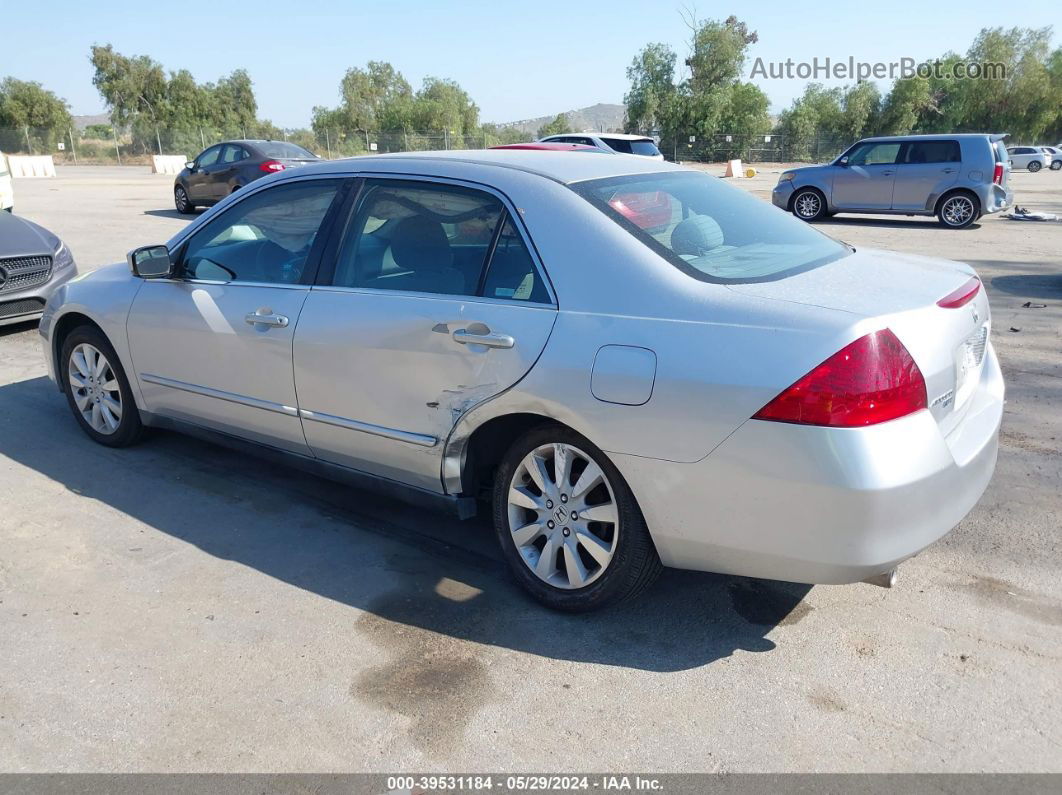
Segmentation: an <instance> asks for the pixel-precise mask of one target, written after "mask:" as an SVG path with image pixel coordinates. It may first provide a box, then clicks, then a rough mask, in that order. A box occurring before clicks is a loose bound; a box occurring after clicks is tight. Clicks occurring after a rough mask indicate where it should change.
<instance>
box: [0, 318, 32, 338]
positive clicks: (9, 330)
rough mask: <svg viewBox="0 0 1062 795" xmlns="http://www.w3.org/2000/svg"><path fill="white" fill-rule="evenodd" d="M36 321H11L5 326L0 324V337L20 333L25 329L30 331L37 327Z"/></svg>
mask: <svg viewBox="0 0 1062 795" xmlns="http://www.w3.org/2000/svg"><path fill="white" fill-rule="evenodd" d="M37 323H38V321H36V320H27V321H25V322H23V323H11V324H10V325H7V326H0V339H3V338H4V337H13V336H15V335H16V334H22V333H24V332H26V331H32V330H33V329H35V328H37Z"/></svg>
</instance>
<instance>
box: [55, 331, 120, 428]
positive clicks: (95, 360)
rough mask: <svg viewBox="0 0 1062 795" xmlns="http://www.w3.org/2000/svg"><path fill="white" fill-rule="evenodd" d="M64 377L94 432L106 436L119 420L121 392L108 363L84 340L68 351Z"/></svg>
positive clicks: (105, 358)
mask: <svg viewBox="0 0 1062 795" xmlns="http://www.w3.org/2000/svg"><path fill="white" fill-rule="evenodd" d="M67 380H68V381H69V383H70V393H71V395H72V396H73V398H74V404H75V405H76V406H77V410H78V411H79V412H81V417H82V418H83V419H84V420H85V422H86V423H88V425H89V427H90V428H92V430H94V431H96V433H100V434H103V435H104V436H109V435H110V434H112V433H114V432H115V431H117V430H118V426H119V425H120V424H121V422H122V392H121V389H120V388H119V386H118V378H117V376H116V375H115V373H114V370H113V369H112V368H111V364H110V362H108V361H107V357H106V356H104V355H103V354H102V353H101V352H100V351H99V349H98V348H96V347H94V346H92V345H89V344H88V343H87V342H83V343H81V344H80V345H78V346H77V347H76V348H74V350H73V351H71V352H70V361H69V362H68V363H67Z"/></svg>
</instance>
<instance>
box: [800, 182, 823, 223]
mask: <svg viewBox="0 0 1062 795" xmlns="http://www.w3.org/2000/svg"><path fill="white" fill-rule="evenodd" d="M792 209H793V215H795V216H796V217H797V218H799V219H800V220H801V221H818V220H820V219H822V218H825V217H826V214H827V210H826V197H825V196H823V195H822V194H821V193H819V191H817V190H815V189H814V188H801V189H800V190H798V191H797V192H796V193H795V194H794V195H793V204H792Z"/></svg>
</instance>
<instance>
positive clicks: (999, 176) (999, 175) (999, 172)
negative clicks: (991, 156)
mask: <svg viewBox="0 0 1062 795" xmlns="http://www.w3.org/2000/svg"><path fill="white" fill-rule="evenodd" d="M992 182H994V183H995V184H996V185H1002V184H1003V164H1002V163H996V168H995V171H993V172H992Z"/></svg>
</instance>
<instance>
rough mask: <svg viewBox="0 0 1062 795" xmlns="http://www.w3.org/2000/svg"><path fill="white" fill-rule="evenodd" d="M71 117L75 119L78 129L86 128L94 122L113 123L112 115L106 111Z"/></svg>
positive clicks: (75, 125)
mask: <svg viewBox="0 0 1062 795" xmlns="http://www.w3.org/2000/svg"><path fill="white" fill-rule="evenodd" d="M70 118H71V119H73V121H74V127H76V128H77V129H78V130H84V129H85V128H86V127H91V126H92V125H93V124H110V123H111V117H110V116H109V115H108V114H106V113H93V114H92V115H91V116H71V117H70Z"/></svg>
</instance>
